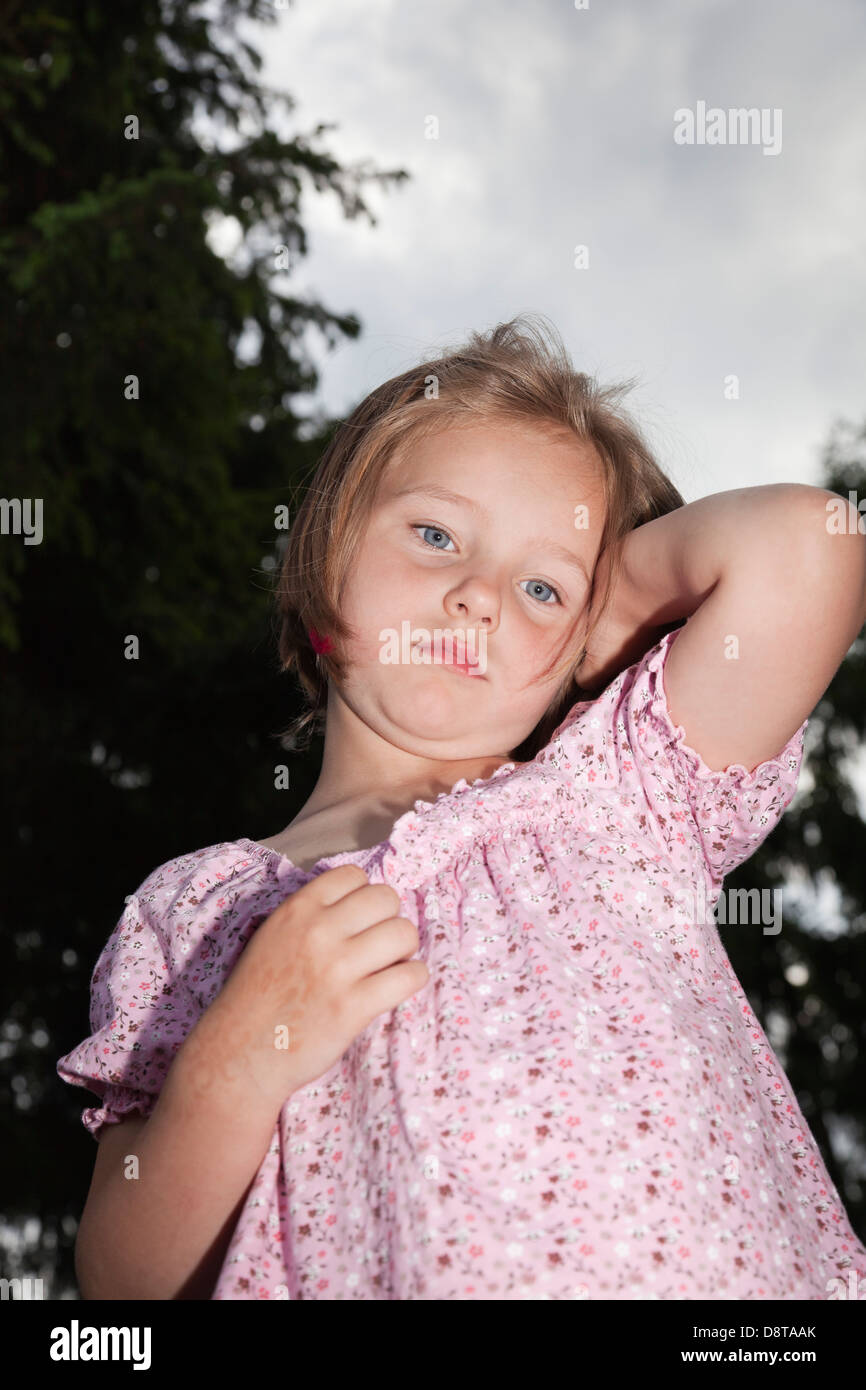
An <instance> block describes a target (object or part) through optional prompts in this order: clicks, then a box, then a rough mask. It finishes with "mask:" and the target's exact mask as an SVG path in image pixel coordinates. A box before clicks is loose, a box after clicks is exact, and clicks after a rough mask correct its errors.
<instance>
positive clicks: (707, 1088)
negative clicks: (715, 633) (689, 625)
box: [57, 629, 866, 1300]
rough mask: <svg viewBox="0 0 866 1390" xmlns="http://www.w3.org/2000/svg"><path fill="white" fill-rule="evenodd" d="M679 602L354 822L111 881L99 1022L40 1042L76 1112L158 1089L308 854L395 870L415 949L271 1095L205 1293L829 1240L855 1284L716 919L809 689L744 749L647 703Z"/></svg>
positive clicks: (824, 1189)
mask: <svg viewBox="0 0 866 1390" xmlns="http://www.w3.org/2000/svg"><path fill="white" fill-rule="evenodd" d="M681 630H682V629H677V630H676V631H674V632H672V633H668V634H667V635H666V636H665V637H663V638H662V639H661V641H660V642H658V643H657V644H656V645H655V646H654V647H652V648H651V649H650V650H649V651H648V652H647V653H646V654H645V655H644V656H643V658H642V659H641V660H640V661H638V662H636V663H634V664H633V665H632V666H630V667H629V668H628V669H627V670H626V671H624V672H622V673H621V674H620V675H619V676H618V677H617V678H616V680H614V681H612V682H611V683H610V685H609V686H608V687H607V688H606V689H605V690H604V691H603V692H602V694H600V695H599V696H597V697H596V698H594V699H592V700H584V701H581V702H579V703H577V704H575V705H574V706H573V707H572V709H571V710H570V711H569V713H568V715H567V717H566V718H565V720H564V721H563V722H562V723H561V724H560V726H559V728H558V729H557V730H556V732H555V733H554V734H553V736H552V737H551V739H550V741H549V742H548V743H547V745H546V746H545V747H544V748H543V749H542V750H541V751H540V752H539V753H538V755H537V756H536V757H535V758H534V759H533V761H532V762H528V763H524V764H514V763H506V764H505V765H504V766H502V767H500V768H498V769H497V770H496V772H495V773H494V774H493V776H492V777H490V778H487V779H476V780H475V781H474V782H472V783H471V784H470V783H467V782H466V781H465V780H464V779H461V780H460V781H459V782H457V783H456V785H455V786H454V787H453V788H452V789H451V790H450V791H449V792H443V793H441V794H440V795H439V796H438V797H437V798H436V800H435V801H433V802H426V801H416V802H415V804H414V807H413V808H412V809H411V810H409V811H407V812H406V813H405V814H403V815H402V816H400V817H399V819H398V820H397V821H396V823H395V824H394V826H393V828H392V830H391V833H390V835H389V837H388V838H387V839H386V840H384V841H383V842H382V843H381V844H379V845H376V846H375V847H373V848H368V849H363V850H355V851H349V852H346V853H342V854H335V855H331V856H329V857H328V858H323V859H321V860H319V861H318V863H317V864H316V865H314V866H313V868H312V869H310V870H306V871H302V870H300V869H299V868H297V867H296V866H294V865H293V864H292V863H291V862H290V861H289V860H288V859H286V858H285V857H284V856H282V855H280V854H278V853H277V852H276V851H274V850H272V849H269V848H267V847H265V846H262V845H258V844H256V843H255V842H254V841H252V840H250V839H240V840H235V841H226V842H221V843H219V844H215V845H211V846H208V847H207V848H204V849H198V850H196V851H194V852H191V853H187V854H184V855H181V856H179V857H178V858H176V859H173V860H171V861H170V862H168V863H166V864H163V865H161V866H160V867H159V868H157V869H155V870H154V871H153V872H152V873H150V874H149V876H148V877H147V878H146V879H145V880H144V882H143V883H142V884H141V885H140V887H139V888H138V889H137V891H136V892H135V893H134V894H133V895H132V896H131V897H130V898H129V899H128V900H127V902H126V906H125V909H124V911H123V913H122V915H121V917H120V920H119V921H118V923H117V925H116V927H115V929H114V931H113V932H112V934H111V935H110V937H109V939H108V941H107V942H106V945H105V946H104V948H103V950H102V953H101V955H100V956H99V959H98V961H97V962H96V966H95V969H94V972H93V977H92V982H91V1000H90V1027H91V1030H92V1031H91V1035H90V1036H89V1037H88V1038H86V1039H85V1040H84V1041H83V1042H81V1043H80V1044H79V1045H78V1046H77V1047H75V1048H74V1049H73V1050H72V1051H71V1052H69V1053H68V1054H67V1055H65V1056H64V1057H62V1058H60V1060H59V1061H58V1063H57V1070H58V1073H59V1075H60V1076H61V1077H62V1078H63V1079H64V1080H65V1081H67V1082H69V1083H71V1084H73V1085H77V1086H83V1087H85V1088H86V1089H87V1090H89V1091H90V1092H92V1093H93V1094H94V1095H95V1096H96V1097H97V1098H98V1099H99V1101H100V1104H99V1105H98V1106H93V1107H90V1108H88V1109H85V1110H84V1112H83V1114H82V1122H83V1124H84V1125H85V1127H86V1128H87V1129H88V1131H89V1132H90V1133H91V1134H93V1135H94V1136H96V1135H97V1134H98V1133H99V1131H100V1129H101V1128H102V1126H103V1125H105V1124H113V1123H116V1122H117V1121H119V1120H121V1119H122V1118H123V1117H124V1116H126V1115H129V1114H131V1113H137V1114H141V1115H148V1114H149V1113H150V1111H151V1110H152V1109H153V1107H154V1105H155V1104H156V1101H157V1098H158V1096H159V1093H160V1090H161V1087H162V1085H163V1083H164V1081H165V1077H166V1074H167V1072H168V1069H169V1067H170V1065H171V1062H172V1058H173V1056H174V1054H175V1052H176V1051H177V1049H178V1048H179V1047H180V1045H181V1043H182V1042H183V1040H184V1038H185V1037H186V1036H187V1035H188V1033H189V1032H190V1030H191V1029H192V1028H193V1027H194V1025H195V1023H196V1022H197V1020H198V1019H199V1018H200V1017H201V1015H202V1013H203V1012H204V1010H205V1009H207V1008H208V1006H209V1005H210V1004H211V1003H212V1001H213V1000H214V999H215V998H216V997H217V995H218V994H219V991H220V990H221V988H222V986H223V985H224V983H225V981H226V979H227V977H228V975H229V973H230V972H231V970H232V968H233V966H234V965H235V964H236V962H237V960H238V958H239V956H240V954H241V952H242V951H243V949H244V947H245V945H246V944H247V942H248V941H249V940H250V938H251V936H252V934H253V933H254V932H255V931H256V928H257V927H258V926H259V925H260V924H261V923H262V922H263V921H264V920H265V919H266V918H267V917H268V916H269V915H270V914H271V913H272V912H273V911H274V909H275V908H276V907H277V906H278V905H279V903H280V902H281V901H282V900H283V899H284V898H286V897H287V896H288V895H290V894H291V893H293V892H295V891H296V890H297V889H298V888H300V887H301V886H303V884H305V883H308V882H309V881H310V879H311V878H313V877H314V876H316V875H318V874H320V873H323V872H325V871H326V870H327V869H330V868H333V867H335V866H336V865H338V864H346V863H353V864H358V865H360V866H361V868H362V869H364V870H365V871H366V874H367V876H368V879H369V881H370V882H371V883H387V884H389V885H390V886H391V887H393V888H394V889H395V891H396V892H397V893H398V894H399V897H400V908H399V914H400V915H401V916H405V917H408V918H410V919H411V920H412V921H413V922H415V923H416V924H417V927H418V933H419V943H420V945H419V950H418V952H417V953H416V954H417V956H418V957H420V958H422V959H423V960H424V961H425V962H426V963H427V965H428V967H429V970H430V978H429V980H428V982H427V984H426V985H425V986H424V987H423V988H422V989H420V990H418V991H417V992H416V993H415V994H414V995H412V996H411V997H410V998H408V999H407V1000H406V1001H404V1002H403V1003H402V1004H400V1005H399V1006H398V1007H397V1008H396V1009H393V1010H391V1011H389V1012H388V1013H385V1014H381V1015H379V1016H378V1017H376V1018H375V1019H374V1020H373V1021H372V1022H371V1023H370V1024H369V1025H368V1026H367V1027H366V1028H365V1029H364V1030H363V1031H362V1032H361V1033H360V1034H359V1035H358V1036H357V1037H356V1038H355V1039H354V1040H353V1041H352V1043H351V1044H350V1046H349V1047H348V1049H347V1050H346V1052H345V1053H344V1054H343V1055H342V1057H341V1058H340V1059H339V1060H338V1061H337V1062H336V1063H335V1064H334V1065H333V1066H332V1067H331V1068H330V1069H329V1070H328V1071H327V1072H326V1073H324V1074H323V1075H322V1076H320V1077H318V1078H317V1079H316V1080H314V1081H312V1082H310V1083H309V1084H307V1085H305V1086H303V1087H301V1089H300V1090H297V1091H295V1092H293V1093H292V1094H291V1095H289V1096H287V1097H286V1100H285V1102H284V1104H283V1106H282V1108H281V1110H280V1112H279V1115H278V1118H277V1120H276V1122H275V1127H274V1132H273V1135H272V1138H271V1142H270V1146H269V1148H268V1151H267V1152H266V1153H265V1155H264V1156H263V1159H262V1162H261V1165H260V1167H259V1169H258V1172H257V1173H256V1174H255V1177H254V1180H253V1181H252V1185H251V1187H250V1190H249V1192H248V1193H247V1196H246V1200H245V1204H244V1207H243V1210H242V1212H241V1215H240V1218H239V1220H238V1222H237V1225H236V1227H235V1230H234V1233H233V1235H232V1238H231V1241H230V1244H229V1246H228V1249H227V1251H226V1255H225V1259H224V1262H223V1264H222V1268H221V1271H220V1273H219V1277H218V1279H217V1282H216V1285H215V1288H214V1290H213V1293H212V1298H213V1299H216V1300H225V1299H228V1300H234V1299H287V1300H290V1299H311V1298H319V1299H437V1300H438V1299H497V1300H498V1299H507V1300H510V1299H536V1298H539V1299H589V1300H592V1299H597V1300H612V1299H626V1300H634V1299H659V1300H691V1299H743V1300H757V1299H825V1298H830V1297H833V1296H839V1295H838V1294H836V1295H834V1294H833V1293H832V1289H833V1288H834V1287H836V1286H834V1282H833V1281H842V1282H843V1283H846V1284H848V1283H849V1280H850V1277H851V1276H850V1271H852V1270H854V1271H855V1276H853V1277H856V1278H857V1279H859V1281H860V1287H861V1288H866V1249H864V1246H863V1244H862V1243H861V1242H860V1240H859V1239H858V1238H857V1236H856V1235H855V1233H854V1231H853V1229H852V1226H851V1224H850V1221H849V1218H848V1215H847V1213H846V1211H845V1208H844V1205H843V1203H842V1201H841V1199H840V1196H839V1194H838V1192H837V1190H836V1189H835V1187H834V1185H833V1183H832V1182H831V1180H830V1177H829V1174H828V1172H827V1169H826V1167H825V1164H824V1161H823V1159H822V1157H821V1153H820V1150H819V1149H818V1146H817V1144H816V1142H815V1139H814V1137H813V1135H812V1134H811V1132H810V1130H809V1127H808V1125H807V1123H806V1120H805V1119H804V1117H803V1114H802V1113H801V1109H800V1106H799V1105H798V1102H797V1099H796V1097H795V1095H794V1092H793V1090H792V1088H791V1085H790V1083H789V1081H788V1079H787V1077H786V1075H785V1072H784V1070H783V1068H782V1065H781V1063H780V1061H779V1059H778V1058H777V1056H776V1055H775V1053H774V1051H773V1049H772V1047H771V1046H770V1044H769V1042H768V1039H767V1037H766V1035H765V1033H764V1030H763V1028H762V1026H761V1024H760V1023H759V1022H758V1019H757V1018H756V1016H755V1014H754V1012H753V1010H752V1009H751V1007H750V1006H749V1002H748V1000H747V998H746V996H745V993H744V991H743V989H742V987H741V985H740V983H739V981H738V979H737V977H736V975H735V973H734V970H733V967H732V965H731V963H730V961H729V958H728V955H727V953H726V951H725V948H724V945H723V944H722V941H721V938H720V935H719V930H718V927H717V925H716V923H715V921H714V920H713V918H712V907H713V904H714V903H715V902H716V900H717V899H718V897H719V894H720V893H721V892H722V884H723V879H724V876H725V875H726V874H729V873H730V872H731V871H732V870H734V869H735V868H736V867H737V866H739V865H740V864H742V863H744V861H746V860H748V859H749V857H750V856H751V855H752V854H753V853H754V851H755V850H756V848H757V847H758V846H759V845H760V844H761V843H762V841H763V840H764V839H765V838H766V837H767V835H769V833H770V832H771V831H772V829H773V828H774V826H775V825H776V824H777V823H778V821H779V819H780V817H781V815H782V814H783V812H784V810H785V808H786V807H787V806H788V804H789V803H790V801H791V799H792V798H793V796H794V794H795V792H796V789H797V782H798V777H799V772H800V768H801V763H802V757H803V739H804V734H805V730H806V727H807V724H808V720H806V721H804V723H803V724H802V725H801V727H800V728H799V729H798V730H797V731H796V733H794V734H793V735H792V737H791V738H790V740H789V741H788V743H787V744H786V745H785V746H784V748H782V749H781V750H780V751H779V753H778V755H777V756H776V757H773V758H770V759H768V760H767V761H765V762H762V763H760V764H759V765H758V766H757V767H755V768H754V769H752V770H748V769H746V768H745V767H743V766H740V765H739V764H733V765H732V766H730V767H727V768H725V769H724V770H721V771H715V770H711V769H710V768H709V767H708V766H707V765H706V763H705V762H704V760H703V759H702V757H701V756H700V755H699V754H698V753H697V752H696V751H695V750H693V749H692V748H691V747H689V746H688V744H687V743H686V741H685V731H684V730H683V729H682V728H680V727H678V726H676V725H675V724H674V723H673V721H672V717H671V714H670V710H669V708H668V704H667V698H666V693H665V687H664V669H665V660H666V657H667V654H668V652H669V651H670V648H671V646H672V644H673V643H674V642H675V641H676V638H677V635H678V632H679V631H681ZM702 902H708V903H709V908H710V910H709V912H701V911H698V910H696V908H695V906H693V905H698V906H699V905H700V904H701V903H702ZM719 920H721V917H720V918H719ZM763 929H764V928H763V926H762V925H761V923H760V922H758V923H751V924H745V925H743V924H740V925H737V926H735V927H732V928H731V930H735V931H762V930H763ZM782 931H784V925H783V926H782ZM239 1123H242V1118H241V1117H240V1116H239ZM231 1141H232V1136H231V1133H227V1134H226V1137H225V1142H226V1144H230V1143H231ZM213 1162H214V1163H215V1164H217V1165H218V1164H219V1162H220V1155H219V1153H215V1154H214V1155H213Z"/></svg>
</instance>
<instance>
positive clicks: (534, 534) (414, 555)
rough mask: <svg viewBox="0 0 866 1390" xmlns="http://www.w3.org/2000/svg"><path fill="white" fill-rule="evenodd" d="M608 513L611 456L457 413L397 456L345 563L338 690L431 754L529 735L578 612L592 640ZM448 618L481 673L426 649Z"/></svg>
mask: <svg viewBox="0 0 866 1390" xmlns="http://www.w3.org/2000/svg"><path fill="white" fill-rule="evenodd" d="M446 493H447V494H449V495H447V496H446V495H445V494H446ZM450 494H453V495H450ZM603 524H604V502H603V494H602V488H601V462H600V459H599V457H598V455H597V454H596V452H595V450H594V449H593V448H592V446H591V445H589V444H582V443H581V442H580V441H579V440H577V439H576V438H575V437H574V436H569V435H567V434H565V432H563V434H562V436H561V437H559V436H557V437H556V438H552V437H551V436H550V435H548V434H546V433H541V432H540V431H538V430H535V429H533V428H532V426H531V425H528V424H527V425H522V424H521V425H513V424H510V423H505V424H503V423H496V424H492V423H491V424H482V425H471V426H467V425H460V426H459V427H453V426H452V427H448V428H445V429H443V430H442V431H441V432H439V433H437V434H435V435H433V436H431V437H430V438H427V439H423V440H421V441H419V442H417V443H416V444H415V445H414V446H412V447H411V448H410V449H409V450H408V453H407V457H406V458H404V459H401V460H399V461H394V462H392V464H391V465H390V468H389V469H388V470H387V471H386V473H385V476H384V478H383V480H382V482H381V484H380V487H379V492H378V495H377V499H376V505H375V507H374V511H373V514H372V516H371V518H370V521H369V523H368V527H367V530H366V533H365V536H364V539H363V541H362V543H361V546H360V548H359V551H358V553H357V555H356V557H355V561H354V564H353V566H352V568H351V570H350V572H349V574H348V575H347V576H346V582H345V584H344V587H343V594H342V598H341V612H342V614H343V616H344V617H345V619H346V621H347V622H348V623H349V624H350V625H351V627H352V629H353V631H354V632H355V634H356V636H355V638H354V639H353V640H350V641H349V642H348V643H347V646H346V650H345V651H344V652H343V653H342V655H343V656H344V657H345V658H346V660H347V677H346V680H345V682H344V683H343V684H342V685H341V686H339V687H338V689H337V690H336V691H335V690H334V687H333V684H332V695H335V694H337V695H338V696H339V698H341V699H343V700H344V701H345V702H346V704H347V705H348V706H349V707H350V708H351V709H352V710H353V711H354V713H355V714H356V715H357V716H358V717H359V718H360V719H361V720H363V722H364V723H365V724H366V725H367V726H368V727H369V728H370V729H372V730H373V731H374V733H376V734H379V735H380V736H381V737H383V738H385V739H387V740H388V742H389V743H391V744H393V745H396V746H397V747H399V748H402V749H404V750H406V751H407V752H410V753H413V754H416V755H420V756H422V757H429V758H434V759H444V760H456V759H463V758H473V757H481V756H488V755H497V756H499V755H502V753H503V752H507V750H509V749H512V748H516V747H517V746H518V745H519V744H520V743H521V742H522V741H523V739H524V738H526V737H527V735H528V734H529V733H530V732H531V731H532V729H533V728H534V727H535V725H536V724H537V723H538V720H539V719H540V718H541V716H542V714H543V713H544V711H545V709H546V708H547V706H548V704H549V703H550V701H551V699H552V698H553V697H554V695H555V693H556V687H557V684H558V680H559V679H561V676H560V677H559V678H557V677H555V676H554V677H548V678H547V679H546V680H545V681H542V680H541V679H540V673H541V672H542V671H543V670H544V669H545V667H546V665H547V664H548V662H550V661H551V659H552V658H553V656H554V654H555V652H557V651H558V650H559V649H560V644H561V643H562V641H563V639H564V637H565V634H566V632H567V630H568V628H569V627H570V625H571V624H572V622H573V621H574V620H575V619H576V618H580V622H579V624H578V627H577V629H576V633H575V641H574V643H573V645H572V646H570V647H569V650H573V651H574V652H575V653H576V652H577V651H578V650H579V647H580V642H581V638H582V634H583V631H584V630H585V626H586V619H587V613H588V604H589V592H590V584H591V580H592V574H593V569H594V567H595V562H596V559H597V556H598V551H599V546H600V541H601V534H602V527H603ZM437 632H438V633H439V634H440V637H439V639H438V640H439V641H440V642H441V643H442V650H443V651H445V650H447V636H446V634H447V633H448V632H450V633H451V634H454V633H455V632H460V633H466V634H467V637H466V651H465V655H466V656H467V657H468V658H469V660H470V661H478V660H479V658H480V659H481V660H480V665H479V667H478V671H479V673H478V674H474V675H467V674H464V673H463V672H461V671H460V670H459V669H458V668H456V667H455V666H454V665H453V664H448V663H447V662H446V663H445V664H440V663H441V662H442V658H441V657H440V656H438V655H437V658H436V661H435V662H430V661H428V662H425V663H421V664H416V662H415V661H413V660H412V655H411V649H412V647H413V646H416V645H418V643H419V640H421V639H423V638H425V637H426V638H429V639H430V641H432V642H433V643H434V644H435V643H436V642H437ZM472 639H475V645H474V647H473V646H472V645H470V643H471V641H472ZM436 650H437V649H436V647H435V646H434V654H435V653H436ZM458 655H459V651H458ZM395 656H396V658H397V659H396V664H395V663H394V657H395Z"/></svg>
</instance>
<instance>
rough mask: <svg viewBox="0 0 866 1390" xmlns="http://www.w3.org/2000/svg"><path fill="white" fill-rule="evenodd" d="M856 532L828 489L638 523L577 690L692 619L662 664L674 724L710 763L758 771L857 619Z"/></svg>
mask: <svg viewBox="0 0 866 1390" xmlns="http://www.w3.org/2000/svg"><path fill="white" fill-rule="evenodd" d="M858 523H859V526H858ZM861 526H863V521H862V520H861V519H860V518H859V516H858V512H857V509H856V507H854V506H853V505H852V504H851V503H850V502H848V501H846V500H845V499H843V498H842V497H840V496H838V495H837V494H836V493H834V492H829V491H827V490H825V489H823V488H817V487H810V486H808V485H805V484H800V483H774V484H770V485H767V486H763V487H747V488H735V489H733V490H731V491H729V492H719V493H715V494H713V495H712V496H710V497H702V498H700V500H699V501H697V502H691V503H689V504H688V505H687V506H684V507H680V508H678V509H677V510H676V511H674V512H670V513H668V514H667V515H666V516H662V517H658V518H656V519H655V520H654V521H649V522H647V523H646V524H645V525H643V526H639V527H637V528H636V530H634V531H632V532H631V533H630V534H629V536H628V537H627V538H626V540H625V542H624V547H623V566H622V575H621V577H620V579H619V581H618V582H617V584H616V587H615V589H614V592H613V595H612V599H611V605H610V609H609V611H608V614H607V616H606V618H605V620H604V622H603V624H602V626H601V627H600V629H599V632H598V636H597V638H596V640H595V643H594V644H593V643H592V642H591V643H590V650H589V653H588V656H587V659H586V661H585V663H584V665H583V667H581V670H580V672H579V673H578V679H579V680H580V682H581V685H583V686H585V688H587V689H590V690H591V689H593V688H594V686H596V685H598V684H599V683H601V684H602V685H604V684H607V683H608V682H609V680H610V679H611V678H612V676H614V675H616V674H617V672H618V671H619V670H622V669H623V667H624V665H627V664H629V663H630V661H632V660H634V659H635V656H636V654H638V653H639V652H640V651H641V650H646V649H647V648H648V647H649V646H650V645H652V642H653V640H657V635H658V632H659V629H660V628H661V627H663V626H664V625H665V624H668V623H670V622H673V621H675V620H676V619H678V618H687V619H688V621H687V622H686V625H685V627H684V628H683V630H682V631H681V632H680V633H679V634H678V636H677V638H676V641H675V642H674V644H673V646H672V648H671V652H670V656H669V657H668V659H667V662H666V665H665V672H664V684H665V691H666V694H667V697H668V707H669V709H670V713H671V718H672V719H673V721H674V723H675V724H678V725H680V726H681V727H682V728H683V729H684V730H685V740H686V742H687V743H688V744H689V745H690V746H691V747H692V748H694V749H695V750H696V751H697V752H698V753H700V754H701V756H702V757H703V759H704V761H705V762H706V764H707V766H708V767H710V768H712V769H722V768H725V767H728V766H729V765H730V764H731V763H740V764H742V765H743V766H745V767H746V768H749V769H751V768H754V767H756V766H757V765H758V764H759V763H760V762H763V761H764V760H765V759H767V758H771V757H773V756H775V755H776V754H777V753H778V752H779V751H780V750H781V749H782V748H783V747H784V745H785V743H786V742H787V741H788V739H789V738H790V737H791V735H792V734H793V733H795V732H796V730H797V729H798V728H799V726H800V725H801V724H802V722H803V720H804V719H806V718H807V716H808V715H809V714H810V713H811V712H812V710H813V709H814V708H815V705H816V704H817V703H818V701H819V699H820V698H821V696H822V694H823V693H824V691H825V690H826V689H827V686H828V685H829V684H830V681H831V680H832V679H833V676H834V674H835V672H836V671H837V669H838V667H839V665H840V664H841V662H842V659H843V657H844V656H845V654H846V652H847V651H848V649H849V647H850V646H851V643H852V642H853V640H854V638H855V637H856V636H857V634H858V632H859V631H860V630H861V628H862V627H863V624H864V622H866V535H864V533H863V531H862V530H861V529H859V528H860V527H861ZM605 562H606V556H605V555H602V556H601V557H600V559H599V565H604V564H605Z"/></svg>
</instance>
